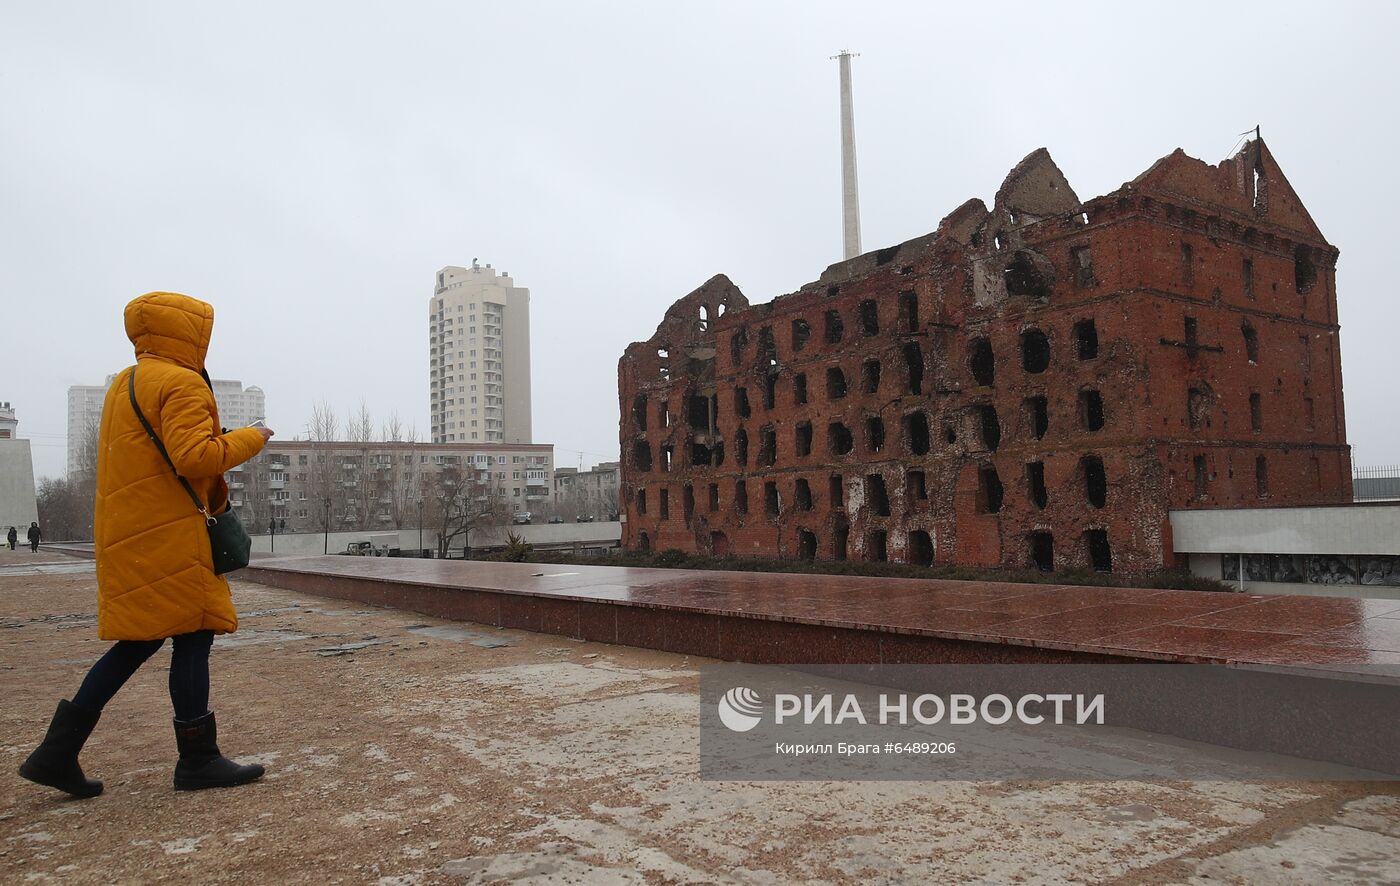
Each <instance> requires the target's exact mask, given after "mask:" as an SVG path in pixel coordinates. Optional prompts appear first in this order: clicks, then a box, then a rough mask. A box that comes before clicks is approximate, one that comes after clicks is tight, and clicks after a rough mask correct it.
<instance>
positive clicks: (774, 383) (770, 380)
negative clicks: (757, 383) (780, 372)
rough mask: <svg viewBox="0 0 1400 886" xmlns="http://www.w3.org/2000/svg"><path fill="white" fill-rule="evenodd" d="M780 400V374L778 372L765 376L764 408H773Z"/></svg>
mask: <svg viewBox="0 0 1400 886" xmlns="http://www.w3.org/2000/svg"><path fill="white" fill-rule="evenodd" d="M777 402H778V376H777V374H776V373H773V374H769V375H765V376H764V377H763V408H764V409H772V408H773V406H774V404H776V403H777Z"/></svg>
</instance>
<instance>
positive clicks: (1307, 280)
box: [1293, 243, 1317, 293]
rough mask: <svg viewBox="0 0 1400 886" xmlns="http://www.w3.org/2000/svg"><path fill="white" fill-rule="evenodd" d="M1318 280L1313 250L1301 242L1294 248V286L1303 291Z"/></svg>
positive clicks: (1310, 287)
mask: <svg viewBox="0 0 1400 886" xmlns="http://www.w3.org/2000/svg"><path fill="white" fill-rule="evenodd" d="M1316 282H1317V265H1315V264H1313V258H1312V250H1311V249H1309V248H1308V247H1306V246H1304V245H1303V244H1301V243H1299V244H1298V245H1297V247H1295V248H1294V250H1293V286H1294V288H1295V289H1297V290H1298V292H1300V293H1302V292H1307V291H1308V290H1309V289H1312V288H1313V284H1314V283H1316Z"/></svg>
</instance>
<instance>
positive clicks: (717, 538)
mask: <svg viewBox="0 0 1400 886" xmlns="http://www.w3.org/2000/svg"><path fill="white" fill-rule="evenodd" d="M710 554H711V555H712V556H715V557H728V556H729V554H730V549H729V536H727V535H725V534H724V533H723V532H720V531H719V530H715V531H714V532H711V533H710Z"/></svg>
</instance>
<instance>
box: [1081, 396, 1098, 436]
mask: <svg viewBox="0 0 1400 886" xmlns="http://www.w3.org/2000/svg"><path fill="white" fill-rule="evenodd" d="M1079 420H1080V421H1081V422H1082V423H1083V424H1084V429H1085V430H1086V431H1100V430H1103V394H1101V393H1099V392H1098V391H1080V392H1079Z"/></svg>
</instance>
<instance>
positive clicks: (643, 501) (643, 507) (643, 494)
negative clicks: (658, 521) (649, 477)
mask: <svg viewBox="0 0 1400 886" xmlns="http://www.w3.org/2000/svg"><path fill="white" fill-rule="evenodd" d="M646 512H647V491H646V490H645V489H638V490H637V513H639V514H645V513H646Z"/></svg>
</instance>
